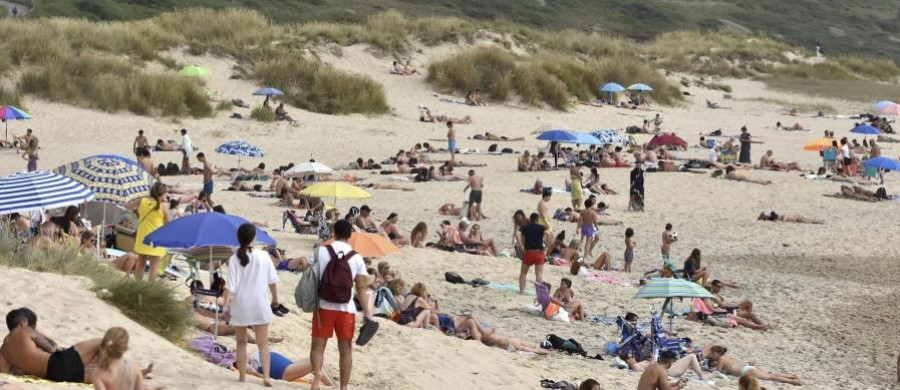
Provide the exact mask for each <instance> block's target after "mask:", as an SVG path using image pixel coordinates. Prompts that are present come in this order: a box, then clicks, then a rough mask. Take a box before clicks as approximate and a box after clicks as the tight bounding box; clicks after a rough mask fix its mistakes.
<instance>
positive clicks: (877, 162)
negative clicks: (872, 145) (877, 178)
mask: <svg viewBox="0 0 900 390" xmlns="http://www.w3.org/2000/svg"><path fill="white" fill-rule="evenodd" d="M863 165H864V166H866V167H876V168H878V169H884V170H886V171H900V160H897V159H893V158H890V157H873V158H870V159H868V160H866V161H863Z"/></svg>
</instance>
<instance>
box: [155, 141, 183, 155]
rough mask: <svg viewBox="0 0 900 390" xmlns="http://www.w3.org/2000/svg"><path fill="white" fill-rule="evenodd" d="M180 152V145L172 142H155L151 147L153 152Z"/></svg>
mask: <svg viewBox="0 0 900 390" xmlns="http://www.w3.org/2000/svg"><path fill="white" fill-rule="evenodd" d="M180 150H181V144H178V143H176V142H175V141H174V140H168V141H163V140H162V139H157V140H156V145H154V146H153V151H155V152H177V151H180Z"/></svg>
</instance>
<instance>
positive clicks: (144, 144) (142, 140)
mask: <svg viewBox="0 0 900 390" xmlns="http://www.w3.org/2000/svg"><path fill="white" fill-rule="evenodd" d="M149 147H150V144H149V142H148V141H147V137H145V136H144V130H143V129H141V130H138V135H137V137H134V144H132V145H131V150H132V151H133V152H134V156H135V157H138V158H140V157H141V155H140V154H139V153H138V150H139V149H142V150H147V149H148V148H149Z"/></svg>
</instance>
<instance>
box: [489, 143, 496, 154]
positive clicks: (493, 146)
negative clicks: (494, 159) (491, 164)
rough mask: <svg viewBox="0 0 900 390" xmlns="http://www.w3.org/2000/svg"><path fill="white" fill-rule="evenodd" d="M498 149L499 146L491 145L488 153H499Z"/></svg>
mask: <svg viewBox="0 0 900 390" xmlns="http://www.w3.org/2000/svg"><path fill="white" fill-rule="evenodd" d="M497 147H498V145H497V144H491V146H488V152H490V153H494V152H496V151H497Z"/></svg>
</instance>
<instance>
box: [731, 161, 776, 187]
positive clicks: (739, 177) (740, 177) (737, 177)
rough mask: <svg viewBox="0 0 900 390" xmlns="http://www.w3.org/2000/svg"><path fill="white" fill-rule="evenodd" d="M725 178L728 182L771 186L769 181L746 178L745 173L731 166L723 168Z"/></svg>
mask: <svg viewBox="0 0 900 390" xmlns="http://www.w3.org/2000/svg"><path fill="white" fill-rule="evenodd" d="M720 172H721V171H720ZM725 177H726V178H728V179H730V180H734V181H745V182H748V183H754V184H762V185H769V184H772V181H771V180H762V179H754V178H752V177H750V176H748V175H747V174H746V173H745V172H739V171H738V170H737V169H735V168H734V166H732V165H729V166H727V167H725Z"/></svg>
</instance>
